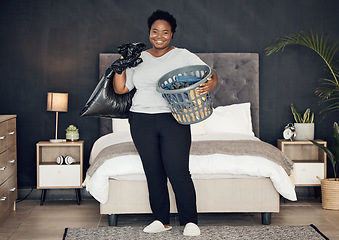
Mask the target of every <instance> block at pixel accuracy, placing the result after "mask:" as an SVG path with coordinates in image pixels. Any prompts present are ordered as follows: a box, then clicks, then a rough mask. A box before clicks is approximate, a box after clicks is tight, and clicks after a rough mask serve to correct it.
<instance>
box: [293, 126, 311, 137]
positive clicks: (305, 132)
mask: <svg viewBox="0 0 339 240" xmlns="http://www.w3.org/2000/svg"><path fill="white" fill-rule="evenodd" d="M294 127H295V133H296V136H295V140H296V141H301V140H313V139H314V123H294Z"/></svg>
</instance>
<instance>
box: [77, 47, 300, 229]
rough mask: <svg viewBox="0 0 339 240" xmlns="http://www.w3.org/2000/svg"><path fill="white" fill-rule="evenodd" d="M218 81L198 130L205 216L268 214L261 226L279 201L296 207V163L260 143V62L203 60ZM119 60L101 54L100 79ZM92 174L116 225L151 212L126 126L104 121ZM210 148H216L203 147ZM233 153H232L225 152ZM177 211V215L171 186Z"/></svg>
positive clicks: (196, 151)
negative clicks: (128, 217) (120, 219)
mask: <svg viewBox="0 0 339 240" xmlns="http://www.w3.org/2000/svg"><path fill="white" fill-rule="evenodd" d="M197 55H198V56H199V57H200V58H201V59H202V60H203V61H205V62H206V63H207V64H208V65H209V66H211V67H212V68H213V69H214V70H215V71H216V72H217V73H218V76H219V83H218V85H217V87H216V88H215V89H214V90H213V91H212V92H211V94H212V99H213V107H214V111H213V114H212V115H211V116H210V117H209V118H208V119H206V120H205V121H203V122H201V123H197V124H193V125H191V130H192V140H193V142H192V148H191V156H190V171H191V174H192V178H193V182H194V185H195V189H196V194H197V209H198V212H199V213H207V212H208V213H212V212H219V213H220V212H222V213H227V212H232V213H235V212H254V213H261V218H262V224H265V225H268V224H270V223H271V213H278V212H279V209H280V195H282V196H283V197H284V198H285V199H289V200H291V201H296V200H297V198H296V194H295V189H294V184H293V177H292V176H293V163H292V162H291V161H290V160H289V159H287V157H286V156H285V155H284V154H283V153H282V152H281V151H279V150H278V149H277V148H275V147H274V146H272V145H270V144H268V143H265V142H263V141H261V140H260V139H259V55H258V54H257V53H200V54H197ZM118 57H119V55H118V54H100V64H99V66H100V67H99V69H100V75H102V74H103V73H104V71H105V70H106V68H107V67H108V66H109V65H110V64H111V63H112V62H113V61H114V60H116V59H117V58H118ZM100 132H101V137H100V138H99V139H98V140H97V141H96V142H95V143H94V145H93V147H92V151H91V156H90V160H89V161H90V168H89V169H88V171H87V174H86V180H85V182H84V185H86V188H87V190H88V191H89V193H90V194H91V195H92V196H93V197H94V198H95V199H97V200H98V201H99V202H100V214H108V224H109V225H110V226H116V225H117V223H118V215H119V214H136V213H151V209H150V206H149V200H148V190H147V183H146V181H145V176H144V174H143V170H142V165H141V162H140V158H139V156H138V155H137V153H136V151H135V148H134V146H133V144H132V142H131V137H130V134H129V126H128V121H127V119H106V118H102V119H100ZM207 144H211V146H212V145H213V146H214V147H213V148H212V150H211V148H210V147H204V146H206V145H207ZM225 146H227V147H225ZM169 189H170V200H171V212H172V213H175V212H176V206H175V200H174V194H173V191H172V189H171V186H170V184H169Z"/></svg>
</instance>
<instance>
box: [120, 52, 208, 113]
mask: <svg viewBox="0 0 339 240" xmlns="http://www.w3.org/2000/svg"><path fill="white" fill-rule="evenodd" d="M141 58H142V60H143V62H142V63H141V64H139V65H138V66H137V67H135V68H127V70H126V87H127V88H128V89H129V90H130V91H131V90H132V89H133V88H134V87H135V88H136V89H137V91H136V93H135V95H134V97H133V99H132V107H131V109H130V111H132V112H139V113H151V114H154V113H167V112H171V110H170V108H169V106H168V103H167V101H166V100H165V99H164V98H163V97H162V95H161V93H159V92H157V90H156V85H157V83H158V81H159V79H160V78H161V77H162V76H163V75H165V74H166V73H168V72H170V71H172V70H174V69H177V68H180V67H186V66H190V65H206V63H204V62H203V61H202V60H201V59H200V58H199V57H198V56H197V55H195V54H193V53H191V52H190V51H188V50H187V49H183V48H174V49H172V50H171V51H169V52H167V53H166V54H165V55H163V56H161V57H154V56H153V55H152V54H150V53H148V52H146V51H143V52H142V53H141Z"/></svg>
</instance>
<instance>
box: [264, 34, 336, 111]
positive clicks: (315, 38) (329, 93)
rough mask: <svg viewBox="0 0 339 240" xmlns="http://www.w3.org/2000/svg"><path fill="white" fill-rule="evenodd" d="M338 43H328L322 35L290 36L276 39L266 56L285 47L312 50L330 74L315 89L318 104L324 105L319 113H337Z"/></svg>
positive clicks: (326, 38)
mask: <svg viewBox="0 0 339 240" xmlns="http://www.w3.org/2000/svg"><path fill="white" fill-rule="evenodd" d="M338 43H339V42H333V41H328V37H324V35H323V34H321V35H320V34H318V33H315V34H313V32H311V33H310V34H306V33H304V32H301V33H297V34H290V35H287V36H282V37H279V38H277V39H276V40H275V41H274V43H273V44H272V45H271V46H269V47H267V48H266V49H265V50H266V55H267V56H268V55H271V54H272V53H275V52H278V51H280V50H282V51H283V50H284V48H285V47H286V46H287V45H301V46H304V47H307V48H310V49H312V50H313V51H314V52H316V53H317V54H318V55H319V56H320V57H321V58H322V60H323V61H324V62H325V66H326V67H325V71H326V74H328V73H330V76H331V77H330V78H322V79H321V80H322V82H321V84H320V86H319V87H317V89H316V91H315V93H316V95H318V96H319V97H320V103H326V105H325V106H324V108H323V109H322V110H321V111H320V113H325V112H328V113H329V112H336V111H339V101H338V100H339V82H338V76H339V67H338V61H336V59H335V57H336V53H337V51H338V50H339V46H338Z"/></svg>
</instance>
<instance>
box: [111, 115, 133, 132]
mask: <svg viewBox="0 0 339 240" xmlns="http://www.w3.org/2000/svg"><path fill="white" fill-rule="evenodd" d="M112 128H113V132H114V133H117V132H123V133H130V128H129V122H128V118H126V119H120V118H113V119H112Z"/></svg>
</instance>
